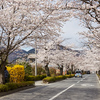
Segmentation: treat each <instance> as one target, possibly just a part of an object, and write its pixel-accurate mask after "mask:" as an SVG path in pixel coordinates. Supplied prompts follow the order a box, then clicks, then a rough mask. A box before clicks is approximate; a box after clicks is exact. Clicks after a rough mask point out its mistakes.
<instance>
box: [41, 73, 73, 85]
mask: <svg viewBox="0 0 100 100" xmlns="http://www.w3.org/2000/svg"><path fill="white" fill-rule="evenodd" d="M71 77H74V74H71V75H60V76H54V77H46V78H44V79H43V82H44V83H47V82H48V83H51V82H55V81H59V80H62V79H66V78H71Z"/></svg>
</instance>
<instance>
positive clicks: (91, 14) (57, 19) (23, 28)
mask: <svg viewBox="0 0 100 100" xmlns="http://www.w3.org/2000/svg"><path fill="white" fill-rule="evenodd" d="M99 5H100V2H99V0H93V1H92V0H0V66H1V67H0V77H2V83H4V67H5V66H6V64H7V58H8V55H9V54H11V53H12V52H13V51H15V50H16V49H18V48H20V47H21V46H24V45H27V43H29V42H30V41H31V40H33V39H34V36H35V35H36V34H38V35H40V36H41V37H43V36H44V35H47V36H57V35H59V34H60V33H61V27H62V24H63V22H66V21H67V20H69V19H70V18H71V17H73V16H75V17H78V18H80V19H83V20H86V21H85V22H86V25H87V23H88V24H89V25H90V26H92V24H91V23H89V22H91V21H93V22H94V23H98V24H99V22H100V21H99V12H100V11H99ZM74 12H75V13H74ZM84 15H86V18H84ZM94 20H95V21H94ZM89 25H88V26H89ZM89 29H90V28H89ZM96 31H97V30H96Z"/></svg>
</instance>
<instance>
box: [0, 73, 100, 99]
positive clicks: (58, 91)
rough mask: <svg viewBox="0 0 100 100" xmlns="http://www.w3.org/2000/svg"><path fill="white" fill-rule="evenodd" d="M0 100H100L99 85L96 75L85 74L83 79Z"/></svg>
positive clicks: (75, 79)
mask: <svg viewBox="0 0 100 100" xmlns="http://www.w3.org/2000/svg"><path fill="white" fill-rule="evenodd" d="M0 100H100V84H99V81H98V79H97V76H96V74H86V75H84V76H83V78H70V79H65V80H63V81H59V82H55V83H50V84H45V85H40V86H36V87H35V88H31V89H27V90H23V91H20V92H16V93H13V94H10V95H6V96H3V97H0Z"/></svg>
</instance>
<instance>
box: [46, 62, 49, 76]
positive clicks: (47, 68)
mask: <svg viewBox="0 0 100 100" xmlns="http://www.w3.org/2000/svg"><path fill="white" fill-rule="evenodd" d="M48 65H49V64H46V66H45V71H46V74H47V76H50V71H49V67H48Z"/></svg>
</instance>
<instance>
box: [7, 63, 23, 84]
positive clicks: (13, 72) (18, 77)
mask: <svg viewBox="0 0 100 100" xmlns="http://www.w3.org/2000/svg"><path fill="white" fill-rule="evenodd" d="M7 70H8V72H9V74H10V82H15V83H16V82H22V81H23V80H24V76H25V71H24V66H22V65H14V67H7Z"/></svg>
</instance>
